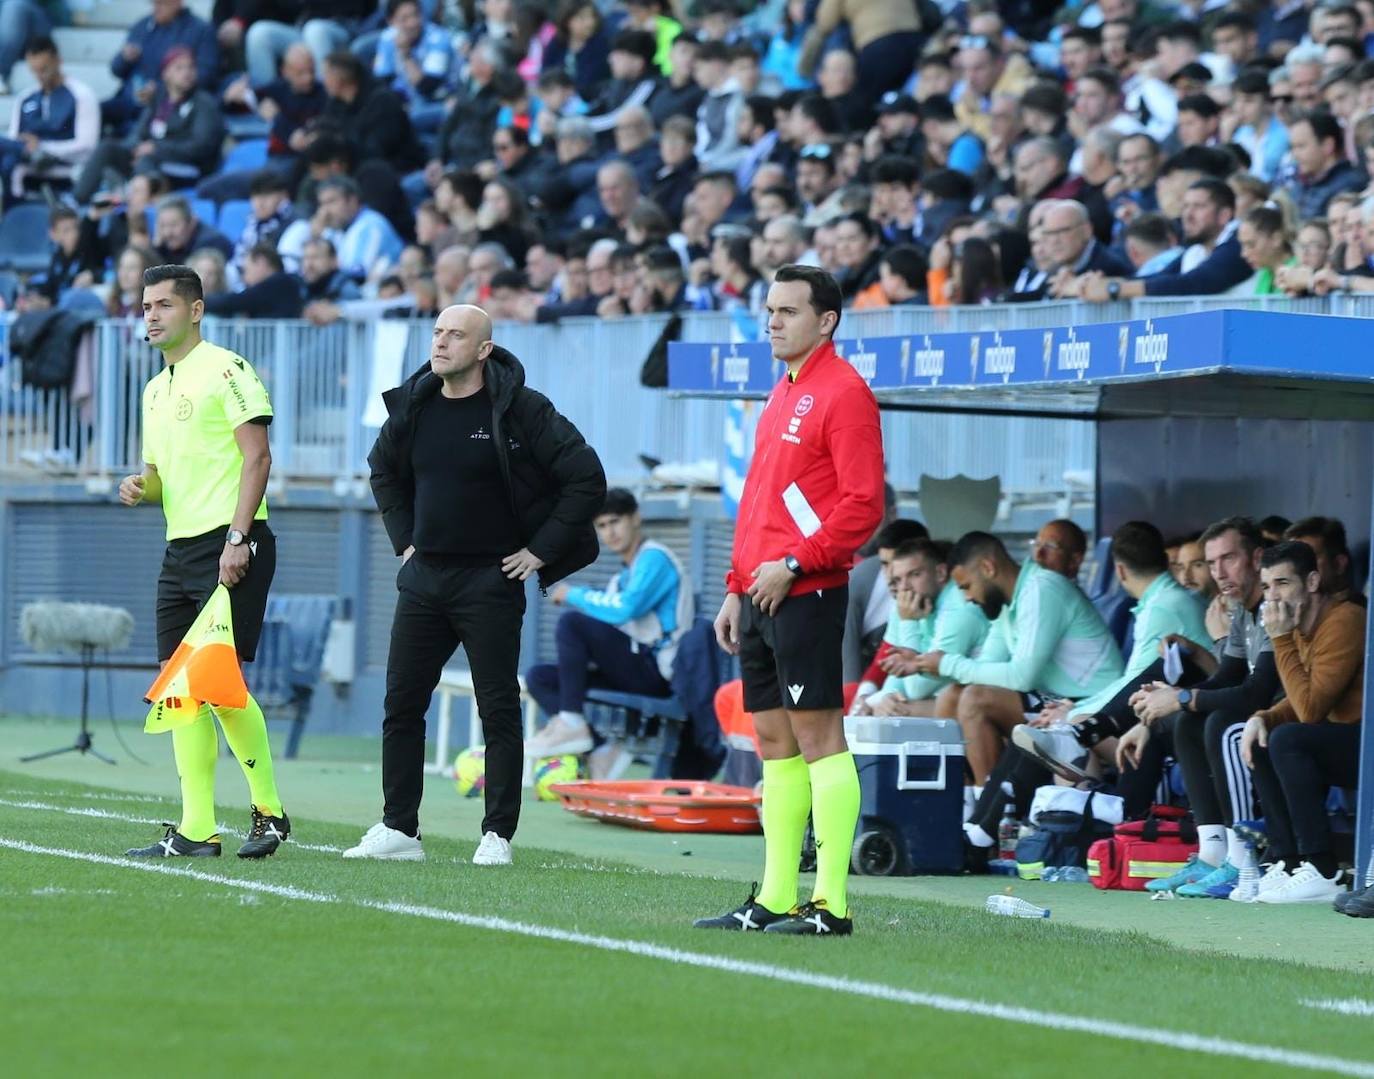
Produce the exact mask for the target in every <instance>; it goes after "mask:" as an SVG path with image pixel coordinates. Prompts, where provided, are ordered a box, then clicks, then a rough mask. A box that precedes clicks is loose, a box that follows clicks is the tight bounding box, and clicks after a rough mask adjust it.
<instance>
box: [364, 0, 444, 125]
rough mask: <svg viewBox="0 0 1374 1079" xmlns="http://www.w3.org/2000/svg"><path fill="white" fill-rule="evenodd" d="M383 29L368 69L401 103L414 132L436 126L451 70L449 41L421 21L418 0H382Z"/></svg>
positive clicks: (434, 26) (442, 111)
mask: <svg viewBox="0 0 1374 1079" xmlns="http://www.w3.org/2000/svg"><path fill="white" fill-rule="evenodd" d="M386 23H387V25H386V29H385V30H383V31H382V33H381V36H380V37H379V38H378V39H377V52H376V54H375V55H374V56H373V59H372V74H373V75H375V76H376V78H377V80H378V82H380V83H381V84H382V85H384V86H387V87H389V88H390V89H391V90H393V91H395V92H396V93H397V94H398V95H399V96H400V98H401V100H402V101H404V102H405V103H406V106H407V108H408V109H409V111H410V119H411V122H412V123H413V124H414V125H415V128H416V130H417V131H422V132H425V133H430V132H434V131H437V130H439V124H440V123H441V122H442V121H443V118H444V105H443V101H442V100H441V99H442V96H443V93H444V90H445V89H446V87H447V86H448V82H449V77H450V75H451V73H452V71H453V60H454V58H453V41H452V39H451V38H450V36H449V35H448V33H447V32H445V31H444V30H443V29H442V28H440V27H438V26H436V25H435V24H434V23H432V22H426V21H425V18H424V13H423V12H422V11H421V9H420V2H419V0H387V4H386Z"/></svg>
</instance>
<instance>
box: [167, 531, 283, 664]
mask: <svg viewBox="0 0 1374 1079" xmlns="http://www.w3.org/2000/svg"><path fill="white" fill-rule="evenodd" d="M228 531H229V526H228V525H226V526H225V527H224V528H217V529H215V530H214V531H213V532H207V533H205V535H203V536H191V537H189V538H187V539H174V540H172V541H171V542H170V543H168V544H167V550H166V552H165V553H164V554H163V556H162V572H161V573H159V574H158V578H157V658H158V659H159V660H160V661H164V662H165V661H166V660H169V659H171V658H172V653H173V652H175V651H176V650H177V645H179V644H180V643H181V639H182V638H183V637H185V636H186V631H187V630H189V629H190V628H191V623H193V622H194V621H195V620H196V615H198V614H200V610H201V608H202V607H204V606H205V601H206V600H208V599H209V598H210V595H211V593H213V592H214V590H215V586H216V585H218V584H219V560H220V555H222V554H223V553H224V537H225V534H226V533H227V532H228ZM248 542H249V544H251V546H250V547H249V557H248V572H247V573H246V574H245V575H244V577H243V580H241V581H239V583H238V584H236V585H234V587H233V588H231V589H229V605H230V608H231V610H232V611H233V622H234V647H235V649H236V650H237V651H238V654H239V659H241V660H243V661H244V662H245V663H249V662H252V660H253V657H254V656H256V655H257V652H258V638H259V637H261V636H262V622H263V618H264V616H265V615H266V613H267V590H268V589H269V588H271V587H272V577H273V575H274V574H275V573H276V572H277V537H276V536H274V535H273V534H272V530H271V529H270V528H268V527H267V522H266V521H255V522H253V527H252V528H251V529H249V530H248Z"/></svg>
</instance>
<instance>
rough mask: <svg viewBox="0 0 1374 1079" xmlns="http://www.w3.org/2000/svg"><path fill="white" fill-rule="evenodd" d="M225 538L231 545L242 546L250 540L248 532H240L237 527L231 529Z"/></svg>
mask: <svg viewBox="0 0 1374 1079" xmlns="http://www.w3.org/2000/svg"><path fill="white" fill-rule="evenodd" d="M224 539H225V542H226V543H228V544H229V546H230V547H242V546H243V545H244V544H245V543H247V542H248V536H247V534H246V533H243V532H240V531H239V530H238V529H237V528H231V529H229V534H228V535H227V536H225V537H224Z"/></svg>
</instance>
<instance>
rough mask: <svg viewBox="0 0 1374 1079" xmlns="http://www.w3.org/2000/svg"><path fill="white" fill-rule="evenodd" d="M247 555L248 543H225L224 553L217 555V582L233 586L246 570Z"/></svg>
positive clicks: (241, 578) (248, 555) (248, 554)
mask: <svg viewBox="0 0 1374 1079" xmlns="http://www.w3.org/2000/svg"><path fill="white" fill-rule="evenodd" d="M249 557H250V553H249V550H248V544H246V543H240V544H238V545H237V546H235V545H234V544H232V543H226V544H225V545H224V553H223V554H221V555H220V556H219V583H220V584H223V585H228V586H229V587H230V588H233V587H234V585H236V584H238V583H239V582H240V581H241V580H243V578H244V575H245V574H247V572H248V559H249Z"/></svg>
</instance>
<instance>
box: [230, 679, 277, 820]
mask: <svg viewBox="0 0 1374 1079" xmlns="http://www.w3.org/2000/svg"><path fill="white" fill-rule="evenodd" d="M215 715H217V716H219V725H220V726H221V727H223V728H224V740H225V741H226V742H228V743H229V748H230V749H231V750H233V752H234V756H235V757H237V758H238V762H239V767H240V768H242V769H243V775H244V778H245V779H247V780H248V793H249V796H250V797H251V798H252V800H253V804H254V805H255V806H257V807H258V809H259V810H261V811H262V812H263V813H266V814H267V815H268V816H269V817H280V816H281V797H280V796H279V795H278V794H277V777H276V773H275V772H274V771H273V770H272V746H271V745H270V744H269V743H268V741H267V720H266V719H264V718H263V715H262V709H261V708H260V707H259V706H258V702H257V701H255V700H254V699H253V698H252V697H251V696H250V697H249V698H248V704H247V705H246V706H245V707H243V708H216V709H215Z"/></svg>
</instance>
